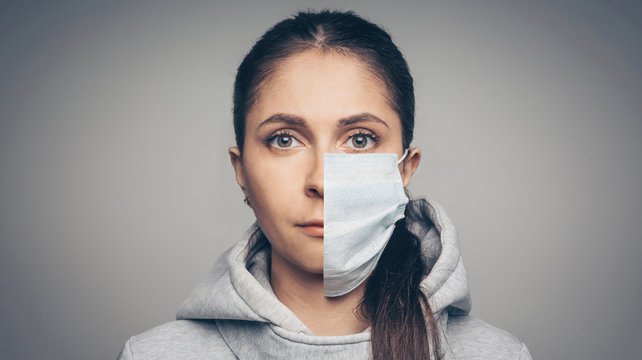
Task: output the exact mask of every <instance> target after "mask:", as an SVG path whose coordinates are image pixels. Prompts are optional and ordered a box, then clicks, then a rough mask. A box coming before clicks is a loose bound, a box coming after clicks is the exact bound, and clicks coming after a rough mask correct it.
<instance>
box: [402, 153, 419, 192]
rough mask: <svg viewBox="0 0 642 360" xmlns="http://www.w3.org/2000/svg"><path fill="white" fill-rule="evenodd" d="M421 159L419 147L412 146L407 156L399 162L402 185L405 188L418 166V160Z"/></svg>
mask: <svg viewBox="0 0 642 360" xmlns="http://www.w3.org/2000/svg"><path fill="white" fill-rule="evenodd" d="M420 161H421V149H420V148H417V147H414V148H411V149H410V150H409V151H408V156H406V158H405V159H404V160H403V162H402V163H401V164H400V166H401V180H402V181H403V187H404V188H405V187H406V186H408V184H409V183H410V179H411V178H412V176H413V175H414V174H415V171H417V167H419V162H420Z"/></svg>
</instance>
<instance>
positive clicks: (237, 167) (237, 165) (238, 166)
mask: <svg viewBox="0 0 642 360" xmlns="http://www.w3.org/2000/svg"><path fill="white" fill-rule="evenodd" d="M227 151H228V153H229V154H230V161H231V162H232V167H234V175H235V176H236V182H237V183H238V184H239V186H240V187H241V190H243V194H245V196H247V192H246V191H245V173H244V172H243V159H242V158H241V150H240V149H239V148H238V146H231V147H230V148H229V149H228V150H227Z"/></svg>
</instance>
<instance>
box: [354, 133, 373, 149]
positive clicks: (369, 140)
mask: <svg viewBox="0 0 642 360" xmlns="http://www.w3.org/2000/svg"><path fill="white" fill-rule="evenodd" d="M376 141H377V138H376V137H375V136H374V135H372V134H366V133H356V134H354V135H351V136H350V137H349V138H348V141H347V142H346V145H348V146H349V147H351V148H353V149H356V150H365V149H369V148H370V147H372V146H373V145H374V144H375V142H376Z"/></svg>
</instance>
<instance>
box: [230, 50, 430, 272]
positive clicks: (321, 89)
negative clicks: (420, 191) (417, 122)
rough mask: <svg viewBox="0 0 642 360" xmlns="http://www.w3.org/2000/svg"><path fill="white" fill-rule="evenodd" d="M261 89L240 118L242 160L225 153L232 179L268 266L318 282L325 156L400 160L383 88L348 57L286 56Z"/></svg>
mask: <svg viewBox="0 0 642 360" xmlns="http://www.w3.org/2000/svg"><path fill="white" fill-rule="evenodd" d="M261 89H262V91H261V92H260V94H259V96H258V98H257V101H256V102H255V104H254V105H253V107H252V108H251V109H250V111H249V113H248V114H247V117H246V124H245V144H244V148H243V154H242V157H241V152H240V151H239V149H238V148H237V147H232V148H230V156H231V159H232V164H233V165H234V169H235V173H236V179H237V182H238V184H239V185H240V186H241V189H242V190H243V192H244V193H245V195H246V196H247V197H248V199H249V200H250V204H251V207H252V209H253V210H254V213H255V215H256V218H257V220H258V223H259V225H260V227H261V229H262V230H263V233H264V234H265V235H266V237H267V238H268V240H269V241H270V244H271V245H272V250H273V253H272V255H273V262H274V261H275V260H285V262H287V263H288V264H290V265H292V266H293V267H294V268H296V269H299V270H302V271H305V272H308V273H315V274H322V273H323V191H324V189H323V159H324V154H325V153H338V152H343V153H396V154H397V155H398V156H399V157H401V154H402V153H403V144H402V133H401V121H400V119H399V116H398V115H397V113H396V112H395V111H394V110H393V109H392V108H391V107H390V105H389V104H388V102H387V100H386V97H385V94H386V92H385V85H384V83H383V82H382V81H380V80H379V79H378V78H376V77H374V76H372V75H371V74H370V72H369V71H368V70H366V68H365V67H364V66H362V64H361V63H360V62H359V60H357V59H356V58H355V57H352V56H346V55H340V54H323V53H320V52H317V51H314V50H311V51H307V52H304V53H300V54H297V55H293V56H291V57H290V58H288V59H286V60H285V61H284V62H282V63H281V64H280V65H279V66H278V67H277V69H276V71H275V73H274V74H273V75H272V76H271V77H270V78H269V79H268V80H267V81H266V83H265V84H264V85H263V86H262V88H261ZM420 156H421V154H420V151H419V149H416V148H415V149H413V150H412V151H411V152H410V153H409V154H408V157H407V158H406V160H405V161H404V162H403V163H402V165H400V170H401V174H402V179H403V184H404V186H406V185H407V184H408V182H409V181H410V177H411V176H412V174H413V173H414V171H415V169H416V167H417V165H418V164H419V159H420ZM275 257H279V259H275Z"/></svg>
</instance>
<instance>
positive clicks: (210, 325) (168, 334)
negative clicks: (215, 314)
mask: <svg viewBox="0 0 642 360" xmlns="http://www.w3.org/2000/svg"><path fill="white" fill-rule="evenodd" d="M212 357H215V358H217V359H227V358H230V359H234V358H235V357H234V355H233V354H232V352H231V350H230V349H229V347H228V346H227V344H226V343H225V341H224V340H223V337H222V336H221V333H220V332H219V330H218V327H217V325H216V321H214V320H178V321H172V322H169V323H166V324H163V325H160V326H157V327H155V328H153V329H150V330H147V331H145V332H144V333H142V334H139V335H136V336H132V337H131V338H130V339H129V340H128V341H127V343H126V344H125V347H124V348H123V350H122V351H121V353H120V356H119V357H118V359H119V360H142V359H211V358H212Z"/></svg>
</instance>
